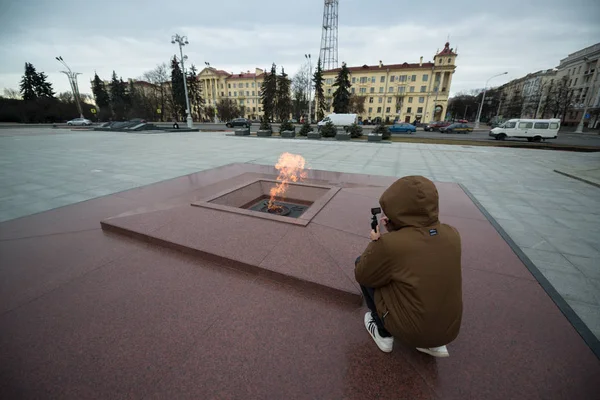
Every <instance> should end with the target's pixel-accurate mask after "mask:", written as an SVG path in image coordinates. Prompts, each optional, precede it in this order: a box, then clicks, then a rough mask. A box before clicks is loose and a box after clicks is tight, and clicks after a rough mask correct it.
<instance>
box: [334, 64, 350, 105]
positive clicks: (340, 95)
mask: <svg viewBox="0 0 600 400" xmlns="http://www.w3.org/2000/svg"><path fill="white" fill-rule="evenodd" d="M333 86H335V87H337V89H336V90H335V92H333V112H334V113H337V114H347V113H348V112H349V111H350V86H351V84H350V70H348V67H347V66H346V63H342V68H341V69H340V72H339V73H338V76H337V77H336V78H335V82H334V83H333Z"/></svg>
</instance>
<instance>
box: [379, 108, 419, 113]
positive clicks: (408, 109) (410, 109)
mask: <svg viewBox="0 0 600 400" xmlns="http://www.w3.org/2000/svg"><path fill="white" fill-rule="evenodd" d="M381 110H382V107H377V114H381ZM385 112H386V114H389V113H390V112H391V107H386V108H385ZM368 113H369V114H372V113H373V107H369V109H368ZM406 113H407V114H412V107H407V108H406ZM396 114H400V109H399V108H396ZM417 114H423V107H417Z"/></svg>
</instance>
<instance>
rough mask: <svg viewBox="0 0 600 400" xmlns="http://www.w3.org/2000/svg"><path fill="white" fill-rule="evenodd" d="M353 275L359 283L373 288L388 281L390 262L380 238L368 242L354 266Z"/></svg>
mask: <svg viewBox="0 0 600 400" xmlns="http://www.w3.org/2000/svg"><path fill="white" fill-rule="evenodd" d="M354 277H355V278H356V281H357V282H358V283H359V284H361V285H363V286H366V287H370V288H374V289H377V288H380V287H382V286H385V285H387V284H389V283H390V281H391V279H392V271H391V264H390V260H389V257H388V256H387V255H386V251H385V244H384V242H383V240H382V239H379V240H377V241H375V242H371V243H369V245H368V246H367V248H366V249H365V251H364V252H363V253H362V255H361V256H360V260H359V261H358V263H357V264H356V267H355V268H354Z"/></svg>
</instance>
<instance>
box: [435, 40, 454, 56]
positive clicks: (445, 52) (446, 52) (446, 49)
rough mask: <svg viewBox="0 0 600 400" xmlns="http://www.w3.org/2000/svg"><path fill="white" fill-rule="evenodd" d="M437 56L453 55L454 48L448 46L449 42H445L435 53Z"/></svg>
mask: <svg viewBox="0 0 600 400" xmlns="http://www.w3.org/2000/svg"><path fill="white" fill-rule="evenodd" d="M436 55H437V56H455V55H456V53H455V52H454V49H451V48H450V42H446V44H445V45H444V49H443V50H442V51H440V52H439V53H437V54H436Z"/></svg>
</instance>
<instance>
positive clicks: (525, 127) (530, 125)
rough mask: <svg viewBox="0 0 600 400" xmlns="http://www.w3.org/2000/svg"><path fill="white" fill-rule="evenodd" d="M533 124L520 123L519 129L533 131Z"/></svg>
mask: <svg viewBox="0 0 600 400" xmlns="http://www.w3.org/2000/svg"><path fill="white" fill-rule="evenodd" d="M532 126H533V122H519V129H531V127H532Z"/></svg>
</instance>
